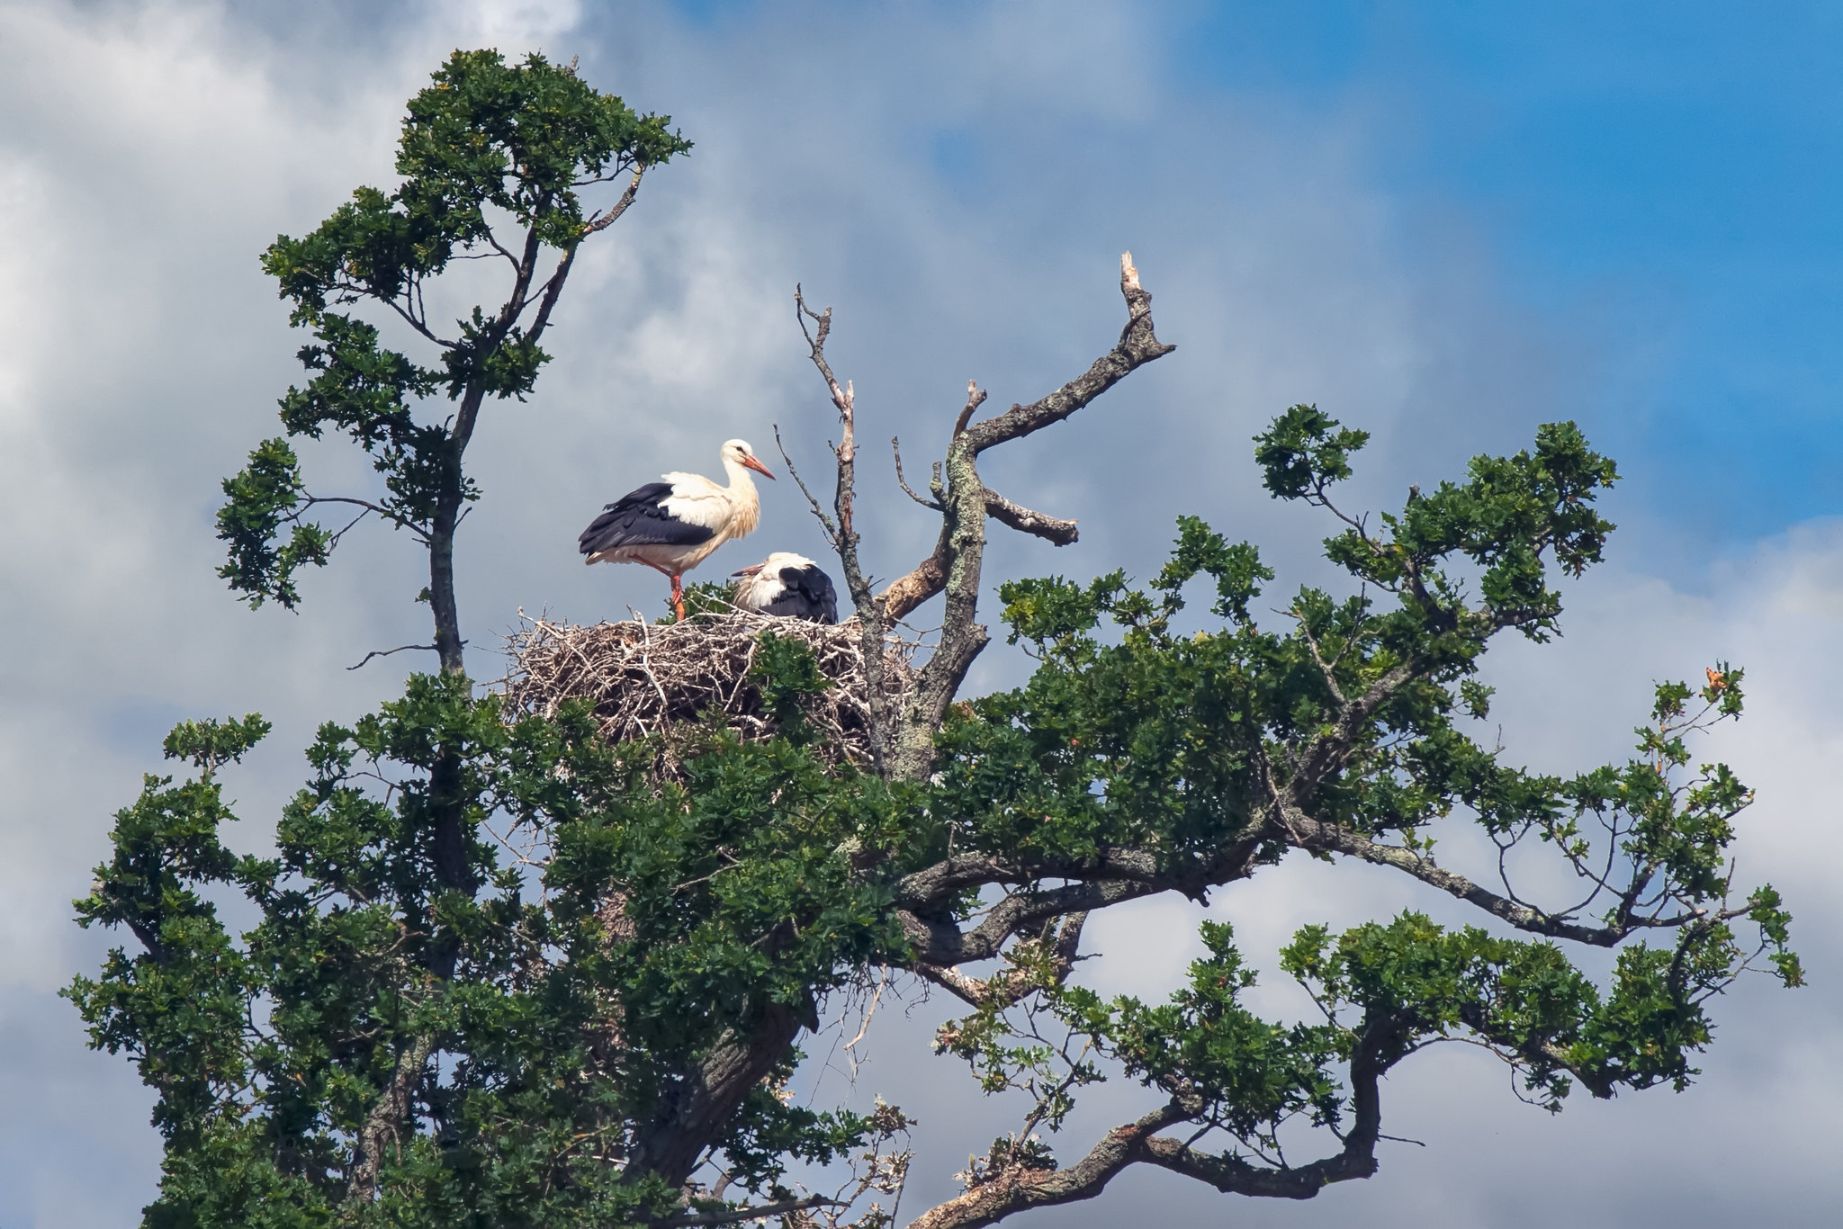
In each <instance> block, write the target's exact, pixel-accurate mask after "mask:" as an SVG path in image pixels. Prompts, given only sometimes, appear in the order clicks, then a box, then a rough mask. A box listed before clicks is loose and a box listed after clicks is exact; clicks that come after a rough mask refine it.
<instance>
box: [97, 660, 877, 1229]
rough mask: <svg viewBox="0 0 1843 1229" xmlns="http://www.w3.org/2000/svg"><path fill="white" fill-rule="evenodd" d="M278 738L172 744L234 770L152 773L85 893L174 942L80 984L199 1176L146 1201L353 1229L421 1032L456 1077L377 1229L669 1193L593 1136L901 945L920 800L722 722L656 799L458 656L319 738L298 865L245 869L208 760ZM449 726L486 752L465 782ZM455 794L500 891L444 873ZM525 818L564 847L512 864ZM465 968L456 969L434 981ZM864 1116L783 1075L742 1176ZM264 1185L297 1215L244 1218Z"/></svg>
mask: <svg viewBox="0 0 1843 1229" xmlns="http://www.w3.org/2000/svg"><path fill="white" fill-rule="evenodd" d="M261 728H262V724H261V722H260V719H256V718H251V719H246V720H245V721H244V722H229V723H222V724H220V723H187V724H186V725H183V726H181V727H180V728H179V729H177V730H175V731H174V733H173V736H172V738H171V739H170V740H169V742H170V745H172V746H173V747H175V748H179V749H181V750H182V753H183V754H186V755H195V756H203V757H205V758H206V759H207V760H208V761H209V764H208V766H207V768H206V771H205V775H203V776H201V777H199V778H197V779H194V780H191V781H187V782H183V783H179V784H175V783H174V782H173V781H172V780H171V779H169V778H150V779H149V781H148V784H147V788H146V790H145V791H144V793H143V795H142V798H141V799H140V801H139V802H137V803H136V804H135V805H134V806H132V807H130V808H128V809H126V810H124V811H123V812H122V813H121V814H120V815H119V816H118V818H117V826H116V831H115V842H116V855H115V858H114V860H113V861H112V862H111V863H110V864H108V865H105V866H104V867H102V868H100V869H99V872H98V883H97V887H96V889H95V891H94V892H93V893H92V895H91V896H90V897H88V898H86V899H85V900H84V901H82V902H79V913H80V916H81V918H82V920H83V922H84V924H86V925H88V924H90V923H93V922H101V923H103V924H105V925H117V924H121V925H127V926H129V927H131V928H132V929H134V931H135V932H136V933H137V934H138V935H142V936H143V937H144V939H145V940H146V950H145V951H144V952H142V953H141V954H139V955H133V956H131V955H129V954H128V953H126V952H125V951H122V950H117V951H115V952H113V953H112V954H111V955H110V957H109V960H108V962H107V964H106V966H105V968H104V970H103V973H102V976H101V977H100V978H97V979H88V978H84V979H78V981H77V982H76V983H74V984H73V986H72V987H71V990H70V992H69V993H70V994H71V996H72V998H73V999H74V1000H75V1001H76V1002H77V1004H78V1006H79V1008H80V1009H81V1010H82V1012H83V1015H84V1018H85V1020H86V1021H87V1022H88V1023H89V1025H90V1026H91V1036H92V1039H93V1040H94V1041H95V1043H96V1044H98V1045H100V1046H103V1047H105V1048H107V1049H109V1050H111V1051H112V1052H122V1051H125V1052H128V1053H130V1054H131V1055H133V1056H134V1057H135V1059H136V1061H137V1062H138V1063H139V1065H140V1068H141V1071H142V1075H143V1078H144V1079H146V1080H147V1081H148V1082H149V1083H150V1084H151V1085H153V1086H154V1087H155V1089H156V1090H157V1091H158V1092H159V1093H160V1098H161V1099H160V1103H159V1107H158V1109H157V1110H156V1121H157V1122H158V1123H159V1124H160V1125H161V1128H162V1129H163V1130H164V1131H166V1133H167V1134H168V1137H169V1165H168V1171H167V1176H166V1179H165V1183H164V1185H163V1188H162V1190H163V1193H162V1198H161V1201H160V1202H159V1203H158V1204H157V1205H156V1206H155V1208H154V1209H152V1210H150V1214H149V1215H150V1223H156V1224H158V1223H169V1222H168V1220H166V1219H162V1218H170V1223H176V1224H177V1223H203V1224H231V1223H238V1224H241V1223H274V1224H297V1223H298V1224H310V1223H328V1222H329V1219H330V1218H332V1217H333V1216H334V1214H335V1210H336V1209H337V1207H338V1206H339V1203H340V1197H341V1195H342V1193H343V1191H344V1182H343V1167H344V1166H345V1165H346V1164H347V1163H348V1159H347V1158H348V1153H347V1151H346V1146H345V1143H344V1141H346V1140H348V1139H349V1138H350V1137H351V1136H352V1134H353V1133H354V1132H355V1131H356V1130H357V1129H358V1128H359V1126H360V1125H361V1124H362V1123H363V1121H364V1119H365V1117H366V1115H367V1114H368V1113H369V1112H370V1111H371V1107H372V1106H373V1105H374V1104H375V1103H376V1101H377V1098H378V1096H379V1095H380V1092H381V1090H382V1089H384V1088H385V1087H386V1086H388V1084H389V1082H390V1080H391V1078H392V1075H393V1072H394V1069H395V1062H396V1056H397V1055H398V1054H399V1053H401V1052H402V1049H403V1048H404V1047H405V1046H407V1045H409V1044H410V1043H411V1042H412V1040H413V1039H414V1038H416V1037H417V1036H419V1035H430V1036H433V1037H434V1038H435V1039H436V1048H437V1049H438V1050H439V1051H440V1052H443V1053H446V1054H448V1055H450V1056H452V1057H451V1063H452V1074H451V1076H450V1078H449V1079H447V1080H438V1079H436V1077H435V1075H434V1073H433V1072H430V1073H428V1074H426V1075H425V1076H424V1080H425V1081H426V1085H424V1086H423V1091H422V1094H421V1095H423V1096H426V1097H427V1098H428V1099H429V1104H430V1106H431V1110H430V1113H431V1114H432V1115H433V1117H434V1119H435V1123H434V1126H433V1130H432V1134H431V1135H429V1136H425V1137H418V1138H417V1139H415V1140H414V1141H411V1142H410V1145H409V1146H408V1147H406V1148H405V1150H404V1151H403V1153H402V1154H401V1155H397V1154H395V1153H393V1154H392V1155H391V1157H389V1158H388V1159H387V1162H386V1164H385V1166H384V1173H383V1178H382V1182H381V1190H382V1191H383V1196H382V1199H381V1202H379V1203H378V1204H377V1205H376V1206H375V1208H373V1209H372V1211H371V1212H369V1213H367V1216H368V1217H370V1218H371V1219H366V1220H364V1221H363V1222H362V1223H367V1224H370V1223H376V1224H391V1225H399V1224H409V1225H431V1226H433V1225H448V1224H480V1225H488V1224H494V1225H497V1224H507V1223H517V1224H562V1223H570V1224H576V1223H581V1224H598V1223H620V1218H621V1217H625V1216H631V1215H633V1214H634V1209H636V1208H640V1207H642V1206H645V1205H646V1202H647V1200H651V1199H656V1198H660V1197H662V1194H661V1192H659V1191H656V1190H650V1189H648V1188H646V1187H645V1186H644V1184H642V1186H641V1187H640V1188H638V1189H637V1190H636V1189H631V1188H630V1187H631V1184H628V1185H624V1184H622V1183H621V1181H620V1172H619V1170H618V1169H610V1168H609V1167H608V1166H606V1165H605V1164H601V1163H599V1162H597V1161H596V1159H595V1158H596V1157H597V1156H598V1155H600V1154H601V1153H602V1152H605V1151H606V1149H607V1148H608V1147H611V1146H616V1145H624V1143H625V1141H627V1140H628V1139H630V1133H631V1131H632V1130H633V1124H634V1123H636V1122H641V1121H645V1120H646V1118H647V1117H648V1115H649V1114H651V1113H653V1112H654V1111H655V1110H656V1109H657V1108H658V1106H659V1104H660V1102H661V1100H662V1098H665V1097H667V1096H669V1095H670V1091H671V1089H672V1087H673V1086H674V1082H675V1080H676V1078H677V1075H676V1073H678V1072H680V1071H682V1070H684V1068H685V1066H686V1064H687V1063H691V1062H694V1061H695V1060H696V1059H698V1058H699V1057H700V1056H702V1055H704V1054H706V1053H708V1052H709V1051H710V1049H711V1048H712V1047H713V1046H715V1045H717V1044H719V1043H720V1041H721V1040H722V1038H723V1037H724V1035H725V1034H726V1032H729V1031H732V1030H735V1029H738V1028H746V1027H750V1026H751V1025H752V1024H753V1022H754V1021H756V1020H757V1019H758V1018H759V1016H760V1015H761V1013H762V1012H763V1011H765V1010H769V1009H770V1008H772V1007H777V1006H778V1007H781V1008H786V1009H791V1010H793V1011H795V1012H797V1013H801V1014H804V1013H807V1012H810V1010H811V1005H812V1003H813V1000H814V998H815V997H816V996H823V995H824V994H826V993H827V992H828V991H829V990H831V989H833V988H835V987H838V986H840V985H842V984H843V983H844V982H845V981H847V980H848V979H849V978H850V977H852V976H853V971H854V970H856V969H858V968H861V967H863V966H864V965H865V964H867V963H872V962H875V961H878V960H882V959H887V958H889V957H890V956H891V955H892V954H893V953H895V952H897V951H898V950H900V948H901V946H902V939H901V935H900V931H899V929H898V928H897V927H896V925H895V923H894V921H893V919H892V916H891V914H890V911H889V908H888V906H889V903H890V899H891V896H890V886H889V884H890V874H894V872H895V870H896V869H899V868H900V866H901V865H903V860H901V859H896V858H895V855H896V853H897V846H898V844H899V842H900V840H901V838H902V836H903V834H904V832H905V831H906V830H907V828H908V826H909V824H910V823H912V812H911V811H910V810H909V808H908V806H907V804H905V803H904V802H903V801H902V800H901V799H900V798H899V797H897V796H896V795H895V794H893V793H892V792H891V791H890V790H889V789H888V787H886V786H884V785H883V784H882V783H881V782H879V781H876V780H874V779H871V778H865V777H861V776H858V775H855V774H851V773H843V774H840V773H838V772H835V771H832V770H829V769H827V768H826V767H825V766H824V765H823V764H822V763H821V762H820V761H818V760H816V759H814V758H813V757H812V756H811V755H810V754H809V753H807V752H806V751H803V750H802V749H800V748H799V747H797V746H795V745H793V744H792V743H790V742H786V741H776V742H772V743H767V744H759V745H744V744H740V743H737V742H735V741H734V740H733V739H731V738H729V737H728V736H723V735H717V736H713V737H712V739H711V741H710V743H709V745H708V746H707V747H706V748H705V749H704V751H703V752H702V754H700V755H699V756H698V757H697V758H696V759H694V760H693V761H692V763H691V765H690V779H689V781H688V783H687V785H686V787H685V788H683V789H672V790H669V791H666V792H665V793H663V794H658V793H655V792H653V791H650V790H648V789H645V788H642V787H641V786H640V784H639V781H640V778H638V777H637V776H636V773H637V771H638V769H637V768H636V767H635V765H634V764H633V763H632V762H630V760H631V757H632V753H631V749H629V751H628V752H627V753H625V754H624V753H621V752H617V750H615V749H613V748H610V747H609V746H607V745H606V744H605V743H603V742H602V741H601V739H600V738H599V736H598V735H597V734H596V732H595V725H594V722H593V720H592V719H591V718H590V716H589V715H588V714H586V713H583V712H577V711H571V712H567V713H564V714H561V715H560V716H559V717H558V718H557V719H555V720H549V721H546V720H538V719H531V718H527V719H524V720H521V721H518V722H516V723H511V724H508V723H507V722H506V721H505V719H504V717H503V714H502V713H501V712H500V710H499V706H498V704H497V702H496V701H495V700H493V699H491V698H486V699H480V698H476V697H474V696H473V694H472V689H471V686H470V685H469V684H468V683H467V682H466V680H464V679H462V678H460V677H459V676H455V675H435V676H421V675H419V676H416V677H414V678H412V679H411V681H410V683H409V686H408V689H407V691H406V693H405V695H404V696H403V698H402V699H400V700H397V701H393V702H391V703H388V704H386V705H384V706H383V707H382V708H381V709H380V710H379V711H378V712H376V713H373V714H371V715H368V716H366V717H364V718H363V719H361V720H360V721H358V722H356V723H355V724H353V725H352V726H350V727H344V726H339V725H333V724H329V725H327V726H325V727H323V728H322V729H321V731H320V734H319V737H318V738H317V739H316V741H315V743H314V745H313V746H312V747H311V748H310V749H309V752H308V757H309V760H310V761H311V763H312V764H313V766H314V770H315V775H314V778H313V780H312V781H310V782H309V784H308V786H307V787H306V788H305V789H303V790H302V791H301V792H300V793H299V794H298V795H296V797H295V798H294V799H293V801H291V802H290V803H289V804H288V806H287V807H286V809H285V811H284V813H283V816H282V819H281V823H280V824H279V826H278V828H277V832H276V853H275V856H274V857H272V858H266V859H264V858H239V857H236V856H234V855H232V854H231V853H230V852H229V850H228V849H227V848H226V846H225V845H224V844H223V842H222V839H221V835H220V834H221V829H222V826H223V825H224V824H226V823H228V822H229V821H230V820H231V819H232V818H233V816H232V815H231V813H230V811H229V809H228V808H227V807H226V805H225V804H224V802H223V800H222V796H221V793H220V785H219V783H218V781H217V780H216V779H215V777H214V776H212V775H211V766H215V765H216V764H217V763H218V762H219V761H221V760H224V759H227V758H234V757H235V755H236V754H237V753H240V751H241V749H242V748H243V747H245V746H247V744H248V742H249V741H252V740H253V738H254V737H255V736H257V735H258V734H259V733H260V731H261ZM451 748H460V749H461V762H460V771H459V773H458V774H456V775H455V776H454V777H452V778H448V779H443V778H442V777H441V775H440V774H439V773H438V772H437V771H436V767H437V765H438V764H439V763H440V762H441V758H442V756H443V754H444V752H445V750H447V749H451ZM438 783H439V784H438ZM437 789H441V790H446V791H450V792H451V793H452V794H454V795H456V796H458V799H459V801H460V803H461V805H462V806H463V807H464V808H465V809H466V810H467V812H468V813H469V814H470V815H473V816H474V817H475V820H476V824H475V826H474V827H473V828H472V829H471V830H470V835H469V837H468V840H467V842H466V845H465V848H464V850H463V856H464V857H465V859H466V863H467V867H468V871H469V877H470V878H471V879H472V880H473V881H475V882H477V883H478V884H480V885H481V887H480V890H479V891H478V893H476V894H475V895H473V896H471V897H469V896H468V895H466V894H463V893H456V892H453V891H450V890H446V889H444V888H443V887H442V886H441V883H440V881H439V879H438V877H437V876H436V875H435V874H434V873H433V867H434V864H435V863H436V862H437V861H438V860H439V859H440V858H441V857H442V856H444V855H443V853H442V851H441V850H440V849H439V848H438V847H437V837H436V832H437V826H436V825H435V824H434V823H433V822H432V821H431V812H432V808H433V807H434V806H436V805H437V804H438V803H439V802H441V801H442V799H438V798H437V797H435V792H436V791H437ZM495 832H496V833H497V834H498V836H497V837H495V836H494V835H493V834H494V833H495ZM501 838H503V839H504V840H505V841H506V842H507V843H510V844H515V845H518V846H520V847H526V848H532V849H542V850H543V851H544V859H545V861H546V863H547V866H546V867H545V869H544V871H543V872H542V874H541V875H536V876H533V875H529V874H526V873H524V872H522V871H521V870H520V869H519V867H518V866H517V865H515V864H511V863H508V862H507V861H506V860H505V859H504V858H503V857H502V856H501V854H502V851H503V850H504V848H505V845H502V844H501ZM848 840H852V841H855V842H856V844H855V846H848V845H847V841H848ZM847 848H858V849H870V850H872V851H876V852H878V853H880V854H883V855H886V856H890V857H892V858H893V859H895V860H893V861H892V862H891V871H890V873H889V874H886V875H880V876H875V877H868V878H867V877H865V876H862V875H860V874H857V873H856V872H855V870H854V868H853V866H852V864H851V862H850V861H849V860H848V858H847V856H846V853H845V850H846V849H847ZM223 892H229V893H231V894H234V895H236V896H238V897H240V898H241V899H242V900H243V901H244V902H245V904H244V907H243V908H240V909H239V910H238V913H239V914H249V913H251V912H252V911H253V912H254V914H255V915H256V916H258V917H259V918H260V920H259V921H257V922H256V924H254V925H253V926H250V927H249V928H247V929H245V930H243V931H242V932H241V933H240V934H234V935H233V934H232V933H231V932H230V931H229V930H228V929H227V928H226V927H225V926H224V925H223V924H222V922H221V921H220V920H219V915H218V907H217V905H216V904H215V903H214V902H213V901H212V900H211V899H209V897H210V895H212V894H213V893H219V894H221V893H223ZM450 954H451V955H450ZM444 958H449V959H451V960H452V963H453V964H454V967H455V974H454V976H453V978H452V979H451V980H441V979H437V978H433V977H431V976H430V974H429V973H428V972H427V970H428V969H429V968H431V967H434V966H436V965H438V964H440V963H441V961H442V960H443V959H444ZM797 1059H798V1053H797V1052H796V1051H789V1052H788V1053H787V1054H786V1055H785V1056H784V1058H783V1060H782V1062H781V1063H780V1076H779V1077H778V1078H780V1079H785V1077H786V1075H788V1074H790V1073H791V1071H792V1068H793V1065H794V1063H795V1062H796V1061H797ZM867 1130H868V1127H867V1126H866V1125H865V1120H864V1119H862V1118H859V1117H857V1116H854V1115H850V1114H844V1113H823V1112H815V1111H810V1110H807V1109H804V1108H801V1107H797V1106H791V1105H788V1104H785V1103H784V1102H783V1101H782V1100H781V1099H780V1098H779V1097H777V1096H775V1095H773V1088H772V1085H771V1084H767V1085H764V1086H763V1088H762V1089H760V1090H759V1092H758V1094H757V1095H754V1096H752V1097H751V1098H750V1099H749V1100H748V1101H747V1103H746V1104H745V1105H743V1106H742V1107H741V1108H740V1109H739V1110H738V1112H737V1114H736V1116H735V1118H734V1120H733V1121H732V1122H730V1123H728V1124H727V1125H726V1127H725V1130H724V1133H723V1140H724V1147H725V1149H726V1150H727V1153H728V1155H729V1157H730V1160H731V1163H732V1165H733V1166H734V1172H735V1173H736V1174H737V1180H738V1182H739V1183H741V1184H742V1187H743V1189H767V1188H768V1187H770V1186H772V1185H773V1184H775V1183H776V1182H778V1181H779V1180H780V1177H781V1175H782V1173H783V1172H784V1170H785V1167H786V1166H787V1164H789V1163H791V1162H792V1161H794V1160H801V1159H805V1160H819V1161H823V1160H826V1159H828V1158H830V1157H833V1156H835V1155H838V1154H840V1153H842V1152H844V1151H846V1150H849V1149H851V1148H853V1147H857V1146H859V1145H860V1144H861V1143H862V1142H863V1141H864V1139H865V1138H866V1132H867ZM257 1207H262V1208H263V1209H264V1210H263V1212H262V1215H263V1216H266V1217H270V1218H272V1219H271V1220H268V1221H263V1220H247V1221H246V1220H244V1219H241V1218H244V1217H251V1216H254V1213H253V1211H252V1209H255V1208H257ZM598 1216H603V1217H609V1216H611V1217H614V1218H615V1220H614V1221H606V1220H602V1221H598V1220H596V1219H595V1218H596V1217H598ZM188 1218H192V1219H188ZM291 1218H292V1219H291Z"/></svg>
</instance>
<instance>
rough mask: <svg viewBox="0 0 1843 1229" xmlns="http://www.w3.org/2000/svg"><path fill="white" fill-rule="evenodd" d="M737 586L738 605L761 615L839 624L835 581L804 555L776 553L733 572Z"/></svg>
mask: <svg viewBox="0 0 1843 1229" xmlns="http://www.w3.org/2000/svg"><path fill="white" fill-rule="evenodd" d="M730 575H731V576H739V577H742V579H741V580H738V581H737V582H736V604H737V605H738V606H740V607H742V608H743V609H744V610H753V611H756V612H758V613H760V614H770V615H782V616H785V617H786V618H790V619H811V620H812V621H813V622H815V623H836V622H838V593H837V592H836V591H835V590H834V589H833V588H832V578H831V577H830V576H827V575H826V574H825V573H824V572H822V571H820V570H819V565H818V564H816V563H814V562H813V561H812V560H811V559H808V558H807V557H806V556H805V555H796V554H794V553H793V552H792V551H785V550H777V551H775V552H774V553H773V554H772V555H769V556H768V557H767V558H766V559H764V560H762V561H761V562H760V563H751V564H750V565H749V566H748V567H746V568H741V569H738V570H737V571H734V572H731V573H730Z"/></svg>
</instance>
